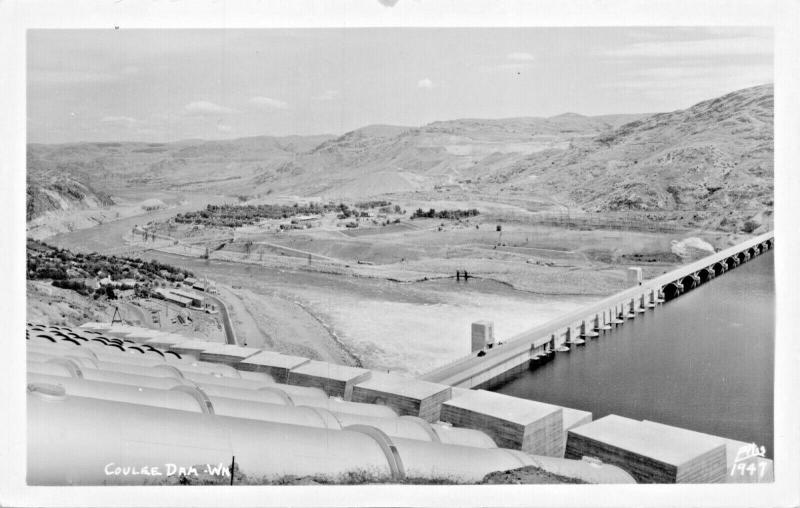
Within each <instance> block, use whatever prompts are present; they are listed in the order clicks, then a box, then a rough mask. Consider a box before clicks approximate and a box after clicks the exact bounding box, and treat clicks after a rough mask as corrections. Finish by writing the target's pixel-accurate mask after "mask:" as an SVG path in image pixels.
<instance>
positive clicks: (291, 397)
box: [196, 383, 397, 418]
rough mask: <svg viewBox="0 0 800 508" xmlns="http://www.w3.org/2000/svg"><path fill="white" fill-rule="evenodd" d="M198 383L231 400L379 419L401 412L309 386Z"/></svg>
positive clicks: (214, 393)
mask: <svg viewBox="0 0 800 508" xmlns="http://www.w3.org/2000/svg"><path fill="white" fill-rule="evenodd" d="M196 385H197V386H198V387H199V388H200V389H201V390H203V391H204V392H205V393H207V394H208V395H214V396H219V397H227V398H231V399H239V400H244V401H252V402H267V403H271V404H284V405H293V406H309V407H317V408H322V409H327V410H328V411H331V412H334V413H350V414H356V415H364V416H373V417H377V418H394V417H396V416H397V413H396V412H395V411H394V410H393V409H392V408H390V407H387V406H380V405H377V404H364V403H361V402H349V401H343V400H339V399H335V398H333V399H332V398H329V397H328V395H327V394H326V393H325V392H323V391H322V390H321V389H319V388H312V387H307V386H294V385H286V384H280V383H275V384H271V385H269V386H266V387H263V388H261V389H258V390H252V389H248V388H236V387H230V386H223V385H215V384H204V383H196Z"/></svg>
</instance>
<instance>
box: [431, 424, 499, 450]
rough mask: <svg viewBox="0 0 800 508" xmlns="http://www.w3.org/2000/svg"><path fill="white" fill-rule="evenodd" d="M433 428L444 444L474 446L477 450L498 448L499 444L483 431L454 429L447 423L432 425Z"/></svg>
mask: <svg viewBox="0 0 800 508" xmlns="http://www.w3.org/2000/svg"><path fill="white" fill-rule="evenodd" d="M431 428H433V431H434V432H436V435H437V436H439V441H440V442H442V443H444V444H457V445H463V446H473V447H476V448H497V444H496V443H495V442H494V440H493V439H492V438H491V437H489V435H488V434H486V433H485V432H483V431H480V430H474V429H464V428H460V427H453V426H452V425H449V424H446V423H434V424H431Z"/></svg>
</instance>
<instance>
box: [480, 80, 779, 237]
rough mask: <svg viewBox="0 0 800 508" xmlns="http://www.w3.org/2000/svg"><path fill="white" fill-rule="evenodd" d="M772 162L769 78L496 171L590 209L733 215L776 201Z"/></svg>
mask: <svg viewBox="0 0 800 508" xmlns="http://www.w3.org/2000/svg"><path fill="white" fill-rule="evenodd" d="M773 168H774V164H773V88H772V85H765V86H758V87H754V88H748V89H745V90H740V91H737V92H734V93H730V94H728V95H725V96H723V97H719V98H716V99H712V100H708V101H704V102H701V103H699V104H696V105H694V106H692V107H691V108H688V109H685V110H679V111H673V112H671V113H659V114H655V115H652V116H648V117H646V118H643V119H640V120H637V121H634V122H630V123H627V124H624V125H621V126H620V127H618V128H617V129H614V130H612V131H610V132H607V133H604V134H601V135H598V136H595V137H592V138H590V139H575V140H573V141H572V142H571V143H570V146H569V148H567V149H565V150H548V151H544V152H541V153H537V154H533V155H531V156H528V157H525V158H524V159H522V160H520V161H518V162H517V163H515V164H513V165H512V166H510V167H509V168H507V169H504V170H501V171H498V172H496V173H495V174H493V175H491V177H490V178H489V179H490V181H492V182H494V183H502V184H506V183H507V184H512V185H516V186H518V187H522V188H534V187H535V188H541V187H544V188H547V189H549V190H550V191H551V192H553V193H554V194H557V195H560V196H562V197H563V199H564V200H565V201H566V202H571V203H575V204H577V205H579V206H582V207H583V208H584V209H587V210H592V211H593V210H598V211H616V210H709V211H718V212H725V214H726V215H730V217H725V216H720V217H719V221H729V222H730V221H737V220H739V221H741V220H743V219H746V218H748V217H746V216H747V215H748V214H750V213H751V211H752V214H753V215H756V214H758V213H759V211H770V210H771V209H772V205H773V201H772V200H773ZM724 225H725V224H723V226H724Z"/></svg>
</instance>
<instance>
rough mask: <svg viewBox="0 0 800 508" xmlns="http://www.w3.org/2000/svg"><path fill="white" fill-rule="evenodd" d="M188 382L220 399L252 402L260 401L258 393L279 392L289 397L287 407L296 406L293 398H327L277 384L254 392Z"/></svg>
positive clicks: (314, 390)
mask: <svg viewBox="0 0 800 508" xmlns="http://www.w3.org/2000/svg"><path fill="white" fill-rule="evenodd" d="M189 382H190V383H192V384H195V385H197V386H199V387H200V388H202V389H203V391H205V392H206V393H208V394H209V395H218V396H220V397H229V398H231V399H242V400H252V401H254V402H257V401H259V400H261V395H260V392H266V391H271V392H274V391H275V390H280V391H281V392H283V393H284V394H286V395H287V396H288V397H289V399H290V401H289V402H290V403H289V405H296V404H295V403H294V401H293V399H294V398H295V397H297V398H303V399H318V400H322V399H327V398H328V394H326V393H325V392H323V391H322V390H321V389H320V388H312V387H308V386H292V385H285V384H279V383H270V384H267V385H264V386H262V387H261V388H258V389H255V390H254V389H252V388H238V387H235V386H227V385H223V384H213V383H197V382H194V381H189Z"/></svg>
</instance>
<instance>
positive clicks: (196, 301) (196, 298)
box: [169, 289, 205, 308]
mask: <svg viewBox="0 0 800 508" xmlns="http://www.w3.org/2000/svg"><path fill="white" fill-rule="evenodd" d="M169 291H170V292H171V293H172V294H173V295H176V296H179V297H181V298H186V299H188V300H190V302H191V303H190V304H189V305H190V306H191V307H199V308H202V307H203V304H204V303H205V298H204V297H202V296H200V295H198V294H197V293H192V292H189V291H183V290H181V289H170V290H169Z"/></svg>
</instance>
